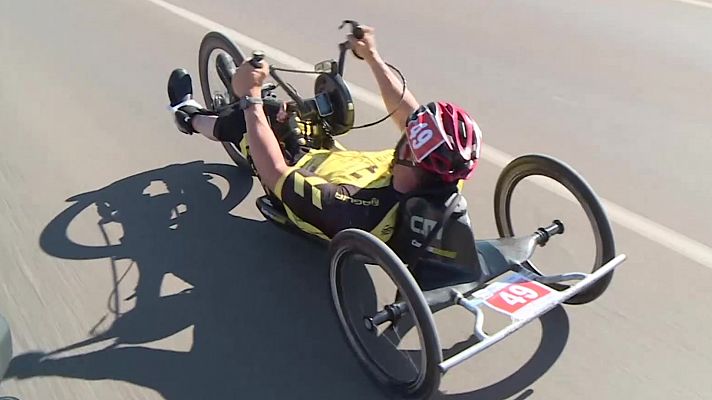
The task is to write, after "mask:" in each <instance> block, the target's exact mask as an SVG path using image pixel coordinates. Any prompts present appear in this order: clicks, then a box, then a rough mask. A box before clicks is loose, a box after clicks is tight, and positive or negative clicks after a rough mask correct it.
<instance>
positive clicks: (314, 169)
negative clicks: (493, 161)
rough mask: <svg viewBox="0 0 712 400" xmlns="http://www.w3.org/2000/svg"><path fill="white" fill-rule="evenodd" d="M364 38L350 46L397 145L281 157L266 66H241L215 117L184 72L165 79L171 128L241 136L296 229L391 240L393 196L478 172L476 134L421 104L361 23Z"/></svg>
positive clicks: (463, 117)
mask: <svg viewBox="0 0 712 400" xmlns="http://www.w3.org/2000/svg"><path fill="white" fill-rule="evenodd" d="M361 28H362V29H363V31H364V36H363V38H362V39H356V38H355V37H354V36H353V35H349V42H350V44H351V47H352V49H353V50H354V51H355V52H356V54H358V55H359V56H360V57H362V58H363V59H364V60H365V61H366V62H367V63H368V65H369V67H370V68H371V71H372V73H373V75H374V77H375V78H376V81H377V82H378V86H379V89H380V92H381V96H382V98H383V102H384V103H385V106H386V108H387V109H388V110H394V109H395V110H396V111H395V112H393V114H392V116H391V119H392V121H393V122H395V124H396V125H397V126H398V129H399V130H401V131H402V132H403V135H402V137H401V139H400V140H399V141H398V144H397V145H396V147H395V149H390V150H384V151H377V152H360V151H328V150H309V151H306V152H304V153H303V154H301V155H300V156H299V157H296V158H295V159H294V160H291V161H294V162H290V161H289V160H285V157H284V155H283V153H282V149H281V147H280V144H279V142H278V139H277V137H276V135H275V132H274V131H273V129H275V130H278V129H280V128H279V125H280V124H283V123H284V122H285V120H286V118H287V117H288V116H287V114H286V112H285V111H284V109H283V108H280V107H277V108H276V109H275V107H271V106H268V105H267V104H264V103H263V100H262V98H261V93H262V92H261V89H262V85H263V83H264V81H265V79H266V78H267V77H268V75H269V66H268V65H267V63H266V62H264V61H263V62H262V65H261V66H260V67H259V68H255V67H253V66H252V65H251V64H250V63H249V62H245V63H243V64H242V65H240V66H239V68H237V71H236V73H235V74H234V75H233V78H232V89H233V92H234V93H235V95H236V96H238V97H239V98H240V102H238V103H236V104H235V105H233V106H231V107H228V108H227V109H226V110H224V111H221V112H220V113H219V114H217V113H215V112H212V111H209V110H206V109H205V108H203V107H202V106H201V105H200V104H199V103H198V102H197V101H195V100H194V99H193V98H192V82H191V78H190V75H188V73H187V71H186V70H184V69H176V70H174V71H173V73H172V74H171V76H170V78H169V81H168V96H169V98H170V102H171V107H172V109H173V110H174V112H175V116H176V124H177V125H178V128H179V130H180V131H181V132H183V133H186V134H193V133H200V134H202V135H203V136H205V137H207V138H209V139H211V140H216V141H230V142H233V143H236V144H238V143H240V142H241V141H242V139H243V136H245V135H246V141H247V144H248V145H249V152H250V155H251V157H252V161H253V164H254V166H255V169H256V172H257V175H258V177H259V179H260V181H261V182H262V184H263V185H264V186H265V188H266V189H267V190H268V191H270V192H271V193H272V194H274V195H275V196H276V197H277V198H278V199H279V200H280V201H281V203H282V205H283V206H284V209H285V212H286V213H287V216H288V217H289V219H290V220H292V222H294V223H295V224H296V225H297V226H298V227H299V228H300V229H302V230H304V231H306V232H308V233H311V234H314V235H317V236H320V237H322V238H330V237H332V236H333V235H335V234H336V233H338V232H339V231H341V230H343V229H347V228H360V229H363V230H366V231H369V232H371V233H373V234H374V235H376V236H377V237H379V238H381V239H382V240H384V241H387V240H388V239H389V237H390V235H391V233H392V232H393V224H394V221H395V217H396V210H397V208H398V204H399V200H400V199H401V198H402V196H403V195H404V194H406V193H409V192H412V191H416V190H420V189H424V188H432V187H438V186H455V185H457V183H458V182H460V181H461V180H463V179H467V178H469V177H470V176H471V175H472V173H473V172H474V170H475V168H476V166H477V162H478V158H479V155H480V147H481V142H482V139H481V132H480V129H479V127H478V126H477V124H476V123H475V121H474V120H473V119H472V118H471V117H470V116H469V115H468V114H467V113H466V112H465V111H464V110H463V109H462V108H460V107H458V106H456V105H454V104H452V103H447V102H430V103H427V104H425V105H420V103H418V101H417V100H416V99H415V97H414V96H413V94H412V93H411V92H410V91H409V90H407V89H406V92H405V93H404V94H403V96H402V100H401V95H402V84H401V82H399V80H398V78H397V77H396V75H395V74H394V73H393V72H392V71H391V69H390V68H389V67H388V66H387V65H386V63H385V62H384V61H383V59H382V58H381V56H380V55H379V53H378V51H377V49H376V40H375V36H374V29H373V28H371V27H368V26H361Z"/></svg>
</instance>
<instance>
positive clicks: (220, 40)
mask: <svg viewBox="0 0 712 400" xmlns="http://www.w3.org/2000/svg"><path fill="white" fill-rule="evenodd" d="M220 53H225V54H228V55H230V56H231V57H232V59H233V61H234V62H235V64H236V65H238V66H239V65H240V64H242V62H243V61H244V57H243V55H242V52H241V51H240V49H239V48H237V47H236V46H235V45H234V44H233V43H232V42H231V41H230V39H228V38H227V37H225V36H223V35H222V34H219V33H217V32H211V33H208V34H207V35H206V36H205V38H204V39H203V42H202V43H201V45H200V52H199V55H198V58H199V60H198V68H199V72H200V88H201V91H202V94H203V101H204V103H205V106H206V107H207V108H208V109H210V110H213V111H217V110H218V109H219V108H220V107H219V106H220V104H216V98H218V97H219V98H222V99H223V100H224V101H225V102H226V104H227V103H230V102H231V100H232V99H231V91H230V89H229V88H227V87H226V86H225V85H224V84H223V83H222V81H221V80H220V77H219V76H218V74H217V68H216V60H217V57H218V55H219V54H220ZM222 146H223V148H225V151H226V152H227V153H228V155H229V156H230V158H232V160H233V161H234V162H235V163H237V164H239V165H243V166H247V165H248V164H249V163H248V162H247V160H245V159H244V157H243V156H242V154H241V153H240V151H239V149H238V148H237V145H236V144H235V143H232V142H222Z"/></svg>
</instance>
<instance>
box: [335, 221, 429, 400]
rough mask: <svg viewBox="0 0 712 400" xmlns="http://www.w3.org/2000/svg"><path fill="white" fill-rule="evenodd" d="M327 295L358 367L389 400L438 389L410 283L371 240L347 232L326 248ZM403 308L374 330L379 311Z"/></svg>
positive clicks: (424, 318) (420, 299)
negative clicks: (396, 305)
mask: <svg viewBox="0 0 712 400" xmlns="http://www.w3.org/2000/svg"><path fill="white" fill-rule="evenodd" d="M329 253H330V260H331V261H330V262H331V270H330V271H331V272H330V278H331V293H332V300H333V302H334V306H335V308H336V313H337V314H338V317H339V322H340V323H341V327H342V329H343V331H344V333H345V335H346V338H347V340H348V343H349V345H350V346H351V349H352V350H353V351H354V353H355V354H356V356H357V357H358V359H359V361H360V362H361V364H362V366H363V367H364V368H365V369H366V370H367V371H368V373H369V375H370V376H371V377H372V378H374V379H375V380H376V381H377V382H378V383H379V384H380V385H382V386H384V387H385V388H387V389H388V390H389V391H390V392H391V394H393V395H396V396H398V397H402V398H427V397H429V396H430V395H431V394H432V393H433V392H434V391H435V390H437V388H438V386H439V383H440V370H439V368H438V364H440V362H442V350H441V347H440V341H439V338H438V334H437V331H436V330H435V323H434V321H433V315H432V313H431V311H430V308H429V307H428V304H427V302H426V300H425V297H424V296H423V292H422V291H421V290H420V288H419V287H418V284H417V283H416V282H415V279H414V278H413V276H412V275H411V274H410V272H409V271H408V269H407V268H406V266H405V265H404V264H403V263H402V262H401V260H400V259H399V258H398V256H397V255H396V254H395V253H394V252H393V251H392V250H391V249H390V248H388V246H386V245H385V244H384V243H383V242H382V241H381V240H379V239H378V238H376V237H375V236H373V235H371V234H369V233H367V232H364V231H361V230H358V229H347V230H344V231H342V232H340V233H338V234H337V235H336V236H335V237H334V238H333V240H332V241H331V244H330V247H329ZM395 301H398V302H401V303H402V304H404V307H405V311H404V312H403V314H402V315H401V316H400V318H394V319H391V320H389V321H386V322H384V323H382V324H380V325H377V326H374V324H372V323H371V322H370V318H373V317H374V316H375V315H376V314H377V313H378V312H379V311H382V310H384V308H387V307H388V305H392V304H393V303H394V302H395Z"/></svg>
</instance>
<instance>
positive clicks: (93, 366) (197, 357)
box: [7, 162, 568, 400]
mask: <svg viewBox="0 0 712 400" xmlns="http://www.w3.org/2000/svg"><path fill="white" fill-rule="evenodd" d="M218 176H220V177H222V179H225V180H227V182H228V184H229V185H228V186H229V190H227V193H226V194H225V193H222V192H221V191H220V189H219V188H218V187H217V186H216V185H214V184H212V183H211V182H210V181H211V180H212V179H214V178H216V177H218ZM152 182H161V183H162V184H164V185H165V186H164V187H165V189H163V190H162V191H160V192H161V193H147V189H148V188H149V187H151V186H152ZM251 187H252V178H251V177H249V176H248V175H247V174H244V173H241V172H240V171H239V170H238V169H237V168H235V167H230V166H227V165H215V164H204V163H202V162H193V163H188V164H178V165H171V166H168V167H165V168H160V169H156V170H152V171H147V172H144V173H141V174H137V175H134V176H130V177H128V178H125V179H122V180H119V181H117V182H114V183H112V184H111V185H109V186H107V187H105V188H102V189H99V190H96V191H93V192H89V193H84V194H81V195H77V196H74V197H73V198H71V199H69V201H71V202H73V204H72V205H71V206H69V207H68V208H67V209H66V210H64V211H63V212H62V213H60V215H58V216H57V217H56V218H54V219H53V220H52V221H51V222H50V223H49V224H48V225H47V227H46V228H45V230H44V231H43V233H42V235H41V238H40V245H41V247H42V248H43V250H44V251H46V252H47V253H48V254H50V255H52V256H55V257H60V258H64V259H73V260H97V261H96V263H97V264H98V265H101V266H104V267H105V266H107V265H110V266H111V267H112V269H113V270H114V279H115V280H116V281H117V282H118V281H120V280H121V279H120V276H119V275H120V273H117V271H116V269H117V268H116V264H117V262H119V261H121V260H131V261H132V262H133V263H135V264H134V265H135V267H136V268H137V270H138V274H139V278H138V281H137V284H136V287H135V291H134V293H133V294H131V293H124V292H122V293H121V297H124V298H126V297H128V298H132V299H134V300H135V304H134V307H133V309H131V310H130V311H127V312H125V313H122V314H119V313H118V310H116V308H118V307H117V305H118V304H120V303H121V302H122V299H119V295H118V293H117V292H115V293H112V296H113V297H114V298H113V301H110V304H114V306H113V308H114V310H113V311H114V312H115V314H114V321H113V323H112V324H111V326H110V327H109V328H108V330H105V331H102V332H101V333H93V334H92V335H91V336H90V338H89V339H87V340H85V341H83V342H79V343H74V344H70V345H68V346H66V347H64V348H62V349H58V350H56V351H54V352H52V353H50V354H45V353H26V354H22V355H19V356H18V357H16V358H15V359H14V360H13V362H12V364H11V365H10V369H9V370H8V374H7V377H8V378H12V377H18V378H29V377H33V376H64V377H72V378H78V379H88V380H99V379H111V380H121V381H126V382H131V383H133V384H136V385H140V386H144V387H148V388H151V389H153V390H156V391H157V392H159V393H160V394H161V395H162V396H163V397H164V398H166V399H169V400H176V399H179V400H182V399H185V400H189V399H190V400H193V399H195V398H206V399H218V398H235V397H241V398H248V399H251V398H290V399H313V398H341V399H364V398H369V399H377V398H386V397H385V396H384V395H383V394H382V392H380V391H379V389H378V387H377V386H375V385H374V384H373V383H372V382H371V381H370V380H369V379H368V378H367V377H366V375H365V373H364V372H363V371H362V370H361V368H360V367H359V365H358V363H357V360H356V357H355V356H354V355H353V354H352V352H351V351H350V350H349V349H348V347H347V345H346V343H345V340H344V338H343V337H342V332H341V329H340V327H339V326H338V322H337V319H336V317H335V315H334V311H333V308H332V303H331V297H330V293H329V281H328V270H327V268H328V260H327V259H326V252H325V251H324V249H323V248H322V247H320V246H318V245H316V244H315V243H313V242H311V241H308V240H305V239H302V238H300V237H298V236H296V235H294V234H291V233H288V232H285V231H283V230H281V229H278V228H276V227H274V226H273V225H272V224H269V223H267V222H261V221H255V220H251V219H246V218H241V217H237V216H234V215H232V214H230V211H231V210H232V209H233V208H234V207H235V206H236V205H237V204H239V203H240V202H242V200H244V198H245V196H246V195H247V194H248V193H249V191H250V189H251ZM91 207H96V211H97V213H98V214H99V217H100V221H99V224H100V226H103V225H106V224H109V223H113V222H117V223H119V224H120V225H121V228H122V230H123V236H122V237H121V239H120V240H119V242H118V243H114V244H106V245H103V246H88V245H82V244H79V243H76V242H74V241H73V240H72V239H71V238H70V237H69V236H68V231H69V232H71V231H72V229H69V228H70V223H72V222H73V221H74V220H75V219H77V217H78V216H79V215H80V214H82V212H84V211H86V210H87V209H88V208H91ZM102 232H104V231H103V230H102ZM104 240H106V236H104ZM107 260H109V262H107ZM167 274H172V275H175V276H176V277H178V278H180V279H182V280H183V281H185V282H186V283H187V284H189V285H190V286H192V289H189V290H184V291H182V292H178V293H174V294H170V295H161V286H162V283H163V281H164V277H165V276H166V275H167ZM117 286H118V283H117ZM127 295H128V296H127ZM123 300H125V299H123ZM102 301H103V299H102ZM542 324H543V328H544V332H543V333H544V335H543V337H542V342H541V344H540V347H539V349H538V351H537V352H536V353H535V355H534V356H533V357H532V359H531V360H530V361H529V362H528V363H527V364H526V365H524V366H522V368H520V370H519V371H518V372H517V373H515V374H514V375H512V376H510V377H508V378H506V379H504V380H503V381H501V382H500V383H498V384H495V385H493V386H491V387H488V388H482V389H480V390H476V391H474V392H471V393H468V394H463V395H455V396H454V397H457V398H460V396H463V397H462V398H465V399H470V398H472V399H475V398H476V399H480V398H481V399H485V398H486V399H495V398H505V397H509V396H512V395H513V394H516V393H518V392H519V391H521V390H524V389H526V388H527V387H528V386H529V385H530V384H531V383H533V382H535V381H536V379H537V378H538V377H539V376H541V375H542V374H543V373H544V372H546V370H548V369H549V367H550V366H551V365H553V363H554V362H555V360H556V359H557V358H558V356H559V355H560V354H561V351H562V350H563V347H564V345H565V343H566V338H567V333H568V323H567V320H566V316H565V314H564V313H563V312H559V311H556V310H555V311H554V312H552V313H550V314H548V315H547V316H545V317H543V318H542ZM191 326H192V327H193V342H192V346H191V348H190V350H188V351H173V350H162V349H156V348H153V347H148V346H147V344H148V343H150V342H154V341H157V340H160V339H164V338H168V337H171V336H172V335H174V334H175V333H177V332H181V331H183V330H185V329H186V328H188V327H191ZM97 343H101V345H103V346H104V347H103V348H102V349H100V350H87V349H85V348H84V347H85V346H87V345H92V347H91V349H95V348H96V346H97V345H98V344H97ZM68 350H71V354H77V353H79V354H78V355H67V354H68V353H67V351H68ZM447 397H450V396H447Z"/></svg>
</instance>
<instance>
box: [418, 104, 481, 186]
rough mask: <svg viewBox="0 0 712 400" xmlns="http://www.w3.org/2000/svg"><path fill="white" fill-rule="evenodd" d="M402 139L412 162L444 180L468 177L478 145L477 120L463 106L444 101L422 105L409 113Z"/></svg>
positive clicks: (474, 166)
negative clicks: (409, 151) (409, 152)
mask: <svg viewBox="0 0 712 400" xmlns="http://www.w3.org/2000/svg"><path fill="white" fill-rule="evenodd" d="M405 139H406V141H407V143H408V147H409V148H410V150H411V152H412V158H413V163H414V165H416V166H418V167H420V168H422V169H424V170H426V171H428V172H430V173H432V174H434V175H436V176H438V177H440V178H441V179H442V180H443V181H445V182H455V181H458V180H460V179H467V178H469V177H470V176H471V175H472V173H473V172H474V170H475V168H476V167H477V161H478V159H479V157H480V148H481V146H482V132H481V131H480V128H479V127H478V126H477V123H475V121H474V120H473V119H472V118H471V117H470V116H469V115H468V114H467V112H466V111H465V110H463V109H462V108H460V107H458V106H456V105H455V104H452V103H446V102H431V103H428V104H426V105H422V106H420V107H419V108H418V109H417V110H416V111H415V112H414V113H413V114H411V115H410V117H409V118H408V121H407V122H406V128H405Z"/></svg>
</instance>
